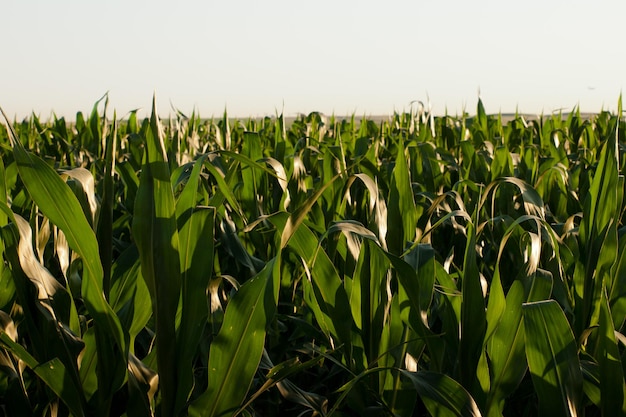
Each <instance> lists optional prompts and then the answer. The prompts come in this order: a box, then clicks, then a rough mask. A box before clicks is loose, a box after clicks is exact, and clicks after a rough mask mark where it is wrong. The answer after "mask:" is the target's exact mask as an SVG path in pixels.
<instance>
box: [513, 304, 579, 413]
mask: <svg viewBox="0 0 626 417" xmlns="http://www.w3.org/2000/svg"><path fill="white" fill-rule="evenodd" d="M523 312H524V334H525V340H526V358H527V360H528V367H529V369H530V374H531V376H532V380H533V385H534V387H535V391H536V392H537V395H538V396H539V411H540V414H541V415H542V416H555V417H556V416H564V417H570V416H572V417H573V416H577V415H579V413H581V411H582V409H581V406H582V390H583V377H582V371H581V367H580V361H579V359H578V352H577V348H576V342H575V340H574V335H573V333H572V330H571V328H570V326H569V322H568V321H567V318H566V317H565V314H564V313H563V310H561V307H559V305H558V303H557V302H556V301H554V300H548V301H539V302H532V303H525V304H524V306H523Z"/></svg>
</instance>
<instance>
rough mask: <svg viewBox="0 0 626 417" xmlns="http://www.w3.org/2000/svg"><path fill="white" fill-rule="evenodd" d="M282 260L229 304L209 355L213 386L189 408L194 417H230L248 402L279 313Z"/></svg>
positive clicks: (275, 261)
mask: <svg viewBox="0 0 626 417" xmlns="http://www.w3.org/2000/svg"><path fill="white" fill-rule="evenodd" d="M279 271H280V258H273V259H272V260H271V261H270V262H268V264H267V265H266V266H265V268H263V270H261V272H259V274H258V275H257V276H256V277H254V278H252V279H250V280H248V281H246V282H245V283H244V284H243V285H242V286H241V288H240V289H239V291H238V292H237V294H236V295H235V296H233V298H232V299H231V300H230V302H229V303H228V306H227V307H226V312H225V313H224V322H223V324H222V327H221V329H220V331H219V333H218V334H217V336H216V337H215V340H214V341H213V343H212V344H211V350H210V352H209V364H208V366H209V385H208V388H207V390H206V391H205V392H204V393H203V394H202V395H201V396H200V397H199V398H198V399H196V400H195V401H194V402H193V403H192V404H191V405H190V407H189V415H190V416H207V417H213V416H215V417H217V416H229V415H232V414H233V412H235V411H236V410H237V408H238V407H239V405H240V404H242V402H243V401H244V398H245V397H246V393H247V392H248V389H249V387H250V384H251V383H252V378H253V377H254V374H255V372H256V370H257V368H258V365H259V362H260V360H261V355H262V353H263V345H264V342H265V333H266V328H267V326H268V323H269V322H270V321H271V320H272V318H273V316H274V313H275V311H276V303H277V297H278V294H277V293H278V285H279V282H280V276H279Z"/></svg>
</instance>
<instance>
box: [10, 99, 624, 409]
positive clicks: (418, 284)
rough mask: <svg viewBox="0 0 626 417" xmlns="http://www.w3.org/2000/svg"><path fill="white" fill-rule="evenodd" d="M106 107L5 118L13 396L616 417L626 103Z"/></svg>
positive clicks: (50, 401)
mask: <svg viewBox="0 0 626 417" xmlns="http://www.w3.org/2000/svg"><path fill="white" fill-rule="evenodd" d="M107 107H108V98H107V97H106V96H105V97H103V98H102V99H101V100H100V101H98V102H97V103H96V104H95V105H94V107H93V109H92V111H91V112H90V114H89V115H88V116H85V115H83V114H82V113H80V112H79V113H77V116H76V121H75V122H73V123H69V122H67V121H65V120H64V119H63V118H56V117H55V118H53V120H50V121H47V122H45V121H41V120H40V119H39V118H38V117H36V116H35V115H33V116H32V117H30V118H27V119H25V120H24V121H22V122H17V121H14V122H10V121H8V120H6V129H5V130H0V145H1V146H2V152H3V153H2V158H1V159H0V162H1V163H0V180H1V181H0V190H1V192H0V200H1V201H0V209H1V210H0V226H1V236H2V239H1V240H0V249H1V251H2V254H3V261H2V262H1V263H0V268H1V270H0V369H1V372H0V394H1V395H0V412H1V413H3V414H4V415H42V416H43V415H61V416H64V415H76V416H80V415H129V416H130V415H161V416H171V415H193V416H227V415H228V416H230V415H245V416H255V415H263V416H265V415H269V416H272V415H285V414H290V415H291V414H293V415H320V416H349V415H390V416H410V415H436V416H439V415H441V416H489V417H497V416H503V415H542V416H548V415H549V416H554V415H556V416H560V415H562V416H579V415H585V414H587V415H605V416H617V415H625V414H626V383H625V380H624V372H625V370H626V366H625V364H626V360H625V359H624V355H625V353H624V352H625V347H624V345H625V342H626V338H625V337H624V325H625V323H624V322H625V317H626V290H625V288H626V282H625V279H626V278H625V277H626V257H625V256H624V255H623V254H624V253H625V251H624V248H623V247H624V245H625V243H624V242H625V241H624V239H623V234H624V233H623V232H624V198H623V196H624V151H625V149H626V148H625V145H624V144H625V142H626V141H625V136H624V131H625V130H624V128H625V126H624V123H623V122H622V120H621V118H620V116H621V99H620V105H619V106H618V107H619V108H618V113H617V114H616V115H612V114H610V113H608V112H602V113H599V114H597V115H594V116H593V117H591V118H584V117H582V116H581V114H580V113H579V112H578V110H576V109H574V111H572V112H571V113H569V114H565V115H564V114H555V115H551V116H548V117H544V116H542V117H539V118H536V119H528V118H526V117H525V116H523V115H519V114H518V115H515V116H514V117H513V118H512V119H511V120H509V121H508V122H506V123H505V122H503V116H496V117H494V116H489V115H487V114H486V113H485V110H484V107H483V104H482V103H481V102H480V101H479V103H478V106H477V110H476V115H475V116H473V117H470V116H468V115H467V114H464V115H462V116H460V117H452V116H449V115H444V116H441V117H437V116H435V115H433V114H431V113H429V112H427V111H425V109H424V107H423V106H422V107H420V108H418V109H417V110H415V109H411V110H410V111H409V112H407V113H401V114H400V113H396V114H394V115H393V116H392V117H390V118H389V119H387V120H381V121H374V120H368V119H367V118H362V119H359V118H357V117H356V116H354V115H353V116H352V117H349V118H344V119H339V118H337V117H334V116H332V117H326V116H325V115H323V114H321V113H317V112H314V113H311V114H308V115H301V116H298V117H297V118H295V120H287V119H286V118H285V117H284V116H283V115H277V116H276V117H272V118H270V117H266V118H263V119H249V120H247V121H240V120H233V119H230V118H229V117H228V115H227V114H226V113H224V115H223V117H220V118H218V119H208V120H207V119H202V118H201V117H200V116H199V115H198V114H196V113H195V112H194V113H192V114H191V116H189V117H187V116H186V115H185V114H184V113H182V112H181V111H179V110H175V115H174V116H172V117H170V118H169V119H167V120H164V121H162V120H161V119H160V118H159V117H158V113H157V110H156V103H155V102H153V106H152V114H151V116H150V117H148V118H146V119H144V120H139V118H138V117H137V114H136V113H135V112H131V113H130V114H129V115H128V117H127V118H126V119H124V120H118V119H117V116H116V114H115V113H113V116H112V119H111V120H109V118H108V117H107ZM5 119H6V117H5Z"/></svg>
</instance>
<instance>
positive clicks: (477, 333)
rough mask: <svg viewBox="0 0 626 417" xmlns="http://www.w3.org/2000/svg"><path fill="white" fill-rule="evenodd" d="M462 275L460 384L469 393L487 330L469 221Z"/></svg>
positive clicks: (473, 237) (472, 234) (472, 231)
mask: <svg viewBox="0 0 626 417" xmlns="http://www.w3.org/2000/svg"><path fill="white" fill-rule="evenodd" d="M462 274H463V278H462V283H461V287H462V289H461V292H462V296H463V301H462V302H461V328H460V331H461V341H460V344H459V361H460V375H461V378H460V379H461V383H462V384H463V386H464V387H465V388H466V389H468V390H470V392H472V388H473V386H474V381H475V379H476V372H477V368H478V362H479V360H480V357H481V355H482V351H483V347H484V337H485V334H486V331H487V318H486V312H485V299H484V297H483V290H482V285H481V282H480V280H481V278H480V275H479V272H478V266H477V264H476V232H475V229H474V225H473V224H472V223H468V226H467V244H466V246H465V257H464V260H463V272H462Z"/></svg>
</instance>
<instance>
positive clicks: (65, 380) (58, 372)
mask: <svg viewBox="0 0 626 417" xmlns="http://www.w3.org/2000/svg"><path fill="white" fill-rule="evenodd" d="M0 343H1V344H3V345H4V346H5V348H6V349H8V350H10V351H11V353H13V354H14V355H15V356H16V357H17V358H19V359H20V360H21V361H23V363H24V364H25V365H26V366H28V367H29V368H30V369H32V370H33V371H34V372H35V374H36V375H37V376H38V377H39V378H41V380H42V381H43V382H44V383H45V384H46V385H47V386H48V387H50V389H51V390H52V391H53V392H54V393H55V394H56V395H57V396H58V397H59V398H60V399H61V401H63V402H64V403H65V404H66V405H67V407H68V408H69V409H70V412H71V413H72V414H73V415H75V416H84V415H85V413H84V408H83V404H84V402H83V401H84V400H83V399H82V398H81V395H80V392H81V390H80V389H79V388H78V387H77V386H76V385H75V384H74V383H73V382H72V378H71V376H70V375H69V373H68V372H67V370H66V369H65V366H64V365H63V363H62V362H61V361H60V360H59V359H58V358H54V359H51V360H49V361H48V362H45V363H39V362H37V360H36V359H35V358H33V357H32V356H31V355H30V354H29V353H28V351H27V350H26V349H24V347H23V346H22V345H20V344H18V343H16V342H14V341H13V339H11V338H10V337H9V335H8V334H7V333H6V332H4V330H1V331H0Z"/></svg>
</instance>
